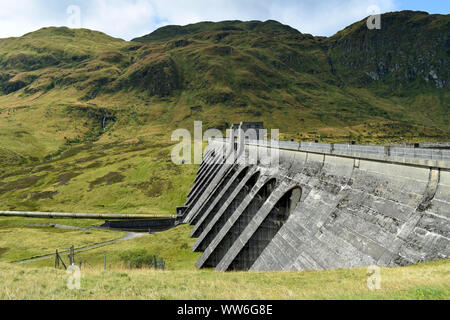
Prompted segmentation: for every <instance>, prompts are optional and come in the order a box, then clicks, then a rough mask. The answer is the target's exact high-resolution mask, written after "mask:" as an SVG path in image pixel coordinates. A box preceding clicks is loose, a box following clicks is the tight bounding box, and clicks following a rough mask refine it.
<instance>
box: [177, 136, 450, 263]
mask: <svg viewBox="0 0 450 320" xmlns="http://www.w3.org/2000/svg"><path fill="white" fill-rule="evenodd" d="M275 158H276V159H275ZM274 159H275V160H276V161H273V160H274ZM249 160H250V161H249ZM179 219H181V220H182V222H184V223H189V224H192V225H193V226H194V228H193V230H192V236H193V237H194V238H196V239H197V240H196V243H195V245H194V247H193V250H194V251H197V252H203V255H202V256H201V257H200V259H199V260H198V262H197V266H198V267H199V268H215V269H216V270H217V271H233V270H236V271H291V270H324V269H337V268H353V267H363V266H371V265H378V266H386V267H394V266H405V265H411V264H416V263H419V262H424V261H431V260H438V259H446V258H449V256H450V223H449V222H450V150H445V149H420V148H402V147H378V146H357V145H330V144H316V143H295V142H279V143H277V144H275V146H274V144H271V143H270V142H262V141H246V142H245V143H240V144H238V143H235V142H234V141H233V142H230V141H226V140H211V141H210V145H209V147H208V150H207V152H206V155H205V160H204V162H203V164H202V165H201V167H200V169H199V172H198V177H197V179H196V180H195V184H194V187H193V188H192V190H191V192H190V194H189V196H188V200H187V202H186V205H185V207H183V208H179Z"/></svg>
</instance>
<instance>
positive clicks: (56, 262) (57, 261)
mask: <svg viewBox="0 0 450 320" xmlns="http://www.w3.org/2000/svg"><path fill="white" fill-rule="evenodd" d="M58 268H59V253H58V250H56V254H55V269H58Z"/></svg>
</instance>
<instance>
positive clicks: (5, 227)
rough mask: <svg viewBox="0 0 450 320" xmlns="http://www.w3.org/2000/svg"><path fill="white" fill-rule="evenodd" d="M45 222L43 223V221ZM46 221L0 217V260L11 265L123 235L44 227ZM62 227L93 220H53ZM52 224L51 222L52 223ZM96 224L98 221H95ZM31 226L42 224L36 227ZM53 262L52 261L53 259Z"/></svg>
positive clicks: (91, 222) (101, 231)
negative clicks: (11, 263)
mask: <svg viewBox="0 0 450 320" xmlns="http://www.w3.org/2000/svg"><path fill="white" fill-rule="evenodd" d="M46 220H47V221H46ZM49 220H50V219H43V220H39V219H22V220H21V219H17V218H0V261H2V262H15V261H20V260H25V259H29V258H33V257H37V256H43V255H47V254H53V253H55V251H56V250H59V251H60V252H63V251H67V250H68V248H69V247H70V246H72V245H74V246H75V248H81V247H85V246H89V245H93V244H97V243H102V242H107V241H110V240H115V239H120V238H122V237H123V236H124V235H125V232H117V231H105V230H96V229H89V230H76V229H75V230H71V229H59V228H54V227H51V226H45V225H46V224H47V223H49ZM57 221H58V222H59V223H61V224H63V225H69V226H70V225H71V224H72V226H73V225H76V226H77V227H80V226H83V227H85V226H88V225H90V224H93V223H94V221H90V222H89V221H78V222H77V223H73V221H74V220H68V219H65V220H62V219H61V220H57ZM55 223H56V221H51V224H55ZM97 223H98V221H97ZM35 224H39V225H43V226H37V225H35ZM53 261H54V260H53Z"/></svg>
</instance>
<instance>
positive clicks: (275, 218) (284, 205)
mask: <svg viewBox="0 0 450 320" xmlns="http://www.w3.org/2000/svg"><path fill="white" fill-rule="evenodd" d="M301 198H302V189H301V188H300V187H295V188H293V189H291V190H290V191H288V192H287V193H286V194H285V195H284V196H283V197H282V198H281V199H280V200H278V202H277V204H276V205H275V206H274V207H273V209H272V210H271V211H270V213H269V215H268V216H267V217H266V219H265V220H264V221H263V223H262V224H261V225H260V226H259V228H258V230H257V231H256V232H255V233H254V234H253V236H252V237H251V238H250V240H249V241H248V242H247V244H246V245H245V247H244V248H243V249H242V250H241V252H240V253H239V254H238V255H237V257H236V258H235V259H234V260H233V262H232V263H231V265H230V267H229V268H228V270H227V271H248V270H250V268H251V267H252V266H253V264H254V263H255V261H256V260H257V259H258V258H259V256H260V255H261V253H262V252H263V251H264V250H265V249H266V248H267V246H268V245H269V243H270V242H271V241H272V239H273V238H274V237H275V235H276V234H277V233H278V232H279V231H280V229H281V228H282V227H283V225H284V224H285V223H286V222H287V220H288V219H289V216H290V215H291V213H292V212H294V210H295V209H296V208H297V206H298V204H299V203H300V199H301Z"/></svg>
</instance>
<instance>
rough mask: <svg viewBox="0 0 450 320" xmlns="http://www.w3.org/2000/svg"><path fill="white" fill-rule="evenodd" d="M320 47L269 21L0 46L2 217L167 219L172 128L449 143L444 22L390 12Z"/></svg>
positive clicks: (172, 196) (177, 200)
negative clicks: (33, 213) (56, 214)
mask: <svg viewBox="0 0 450 320" xmlns="http://www.w3.org/2000/svg"><path fill="white" fill-rule="evenodd" d="M382 21H383V28H382V29H381V30H368V29H367V28H366V26H365V21H360V22H357V23H355V24H353V25H351V26H349V27H348V28H346V29H344V30H342V31H340V32H338V33H337V34H336V35H334V36H333V37H330V38H324V37H313V36H311V35H308V34H302V33H301V32H299V31H297V30H295V29H293V28H291V27H289V26H285V25H282V24H280V23H278V22H276V21H267V22H259V21H249V22H241V21H224V22H219V23H211V22H204V23H199V24H194V25H189V26H184V27H181V26H167V27H163V28H161V29H159V30H157V31H155V32H154V33H152V34H150V35H147V36H144V37H141V38H136V39H134V40H133V41H131V42H127V41H123V40H121V39H115V38H112V37H109V36H107V35H105V34H102V33H100V32H96V31H91V30H84V29H78V30H71V29H67V28H45V29H41V30H38V31H36V32H32V33H29V34H27V35H24V36H23V37H20V38H9V39H0V209H8V210H41V211H46V210H54V211H69V212H70V211H75V212H80V211H87V212H130V213H139V212H146V213H155V214H168V213H170V214H172V213H174V208H175V207H176V206H177V205H181V204H182V203H183V202H184V200H185V195H186V194H187V192H188V191H189V188H190V186H191V183H192V181H193V179H194V176H195V173H196V169H197V168H196V167H195V166H192V167H190V166H183V167H178V166H175V165H173V164H172V162H171V160H170V152H171V146H172V145H173V142H171V141H170V135H171V132H172V131H173V130H174V129H177V128H187V129H189V130H192V128H193V121H194V120H202V121H203V122H204V129H208V128H218V129H221V130H224V129H226V128H228V127H229V126H230V125H231V124H232V123H234V122H240V121H246V120H249V121H251V120H262V121H264V122H265V123H266V126H267V127H268V128H279V129H280V130H281V133H282V137H283V138H293V139H296V140H308V139H318V140H321V141H333V142H338V141H340V142H342V141H349V140H355V141H359V142H361V143H363V142H370V143H383V142H389V141H397V142H403V141H421V140H448V139H449V137H450V126H449V123H448V121H449V118H450V117H449V110H450V106H449V101H450V99H449V92H450V91H449V90H448V89H449V87H450V82H449V79H450V74H449V73H450V66H449V41H450V40H449V35H450V17H449V15H428V14H426V13H422V12H409V11H404V12H395V13H388V14H385V15H383V18H382Z"/></svg>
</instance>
